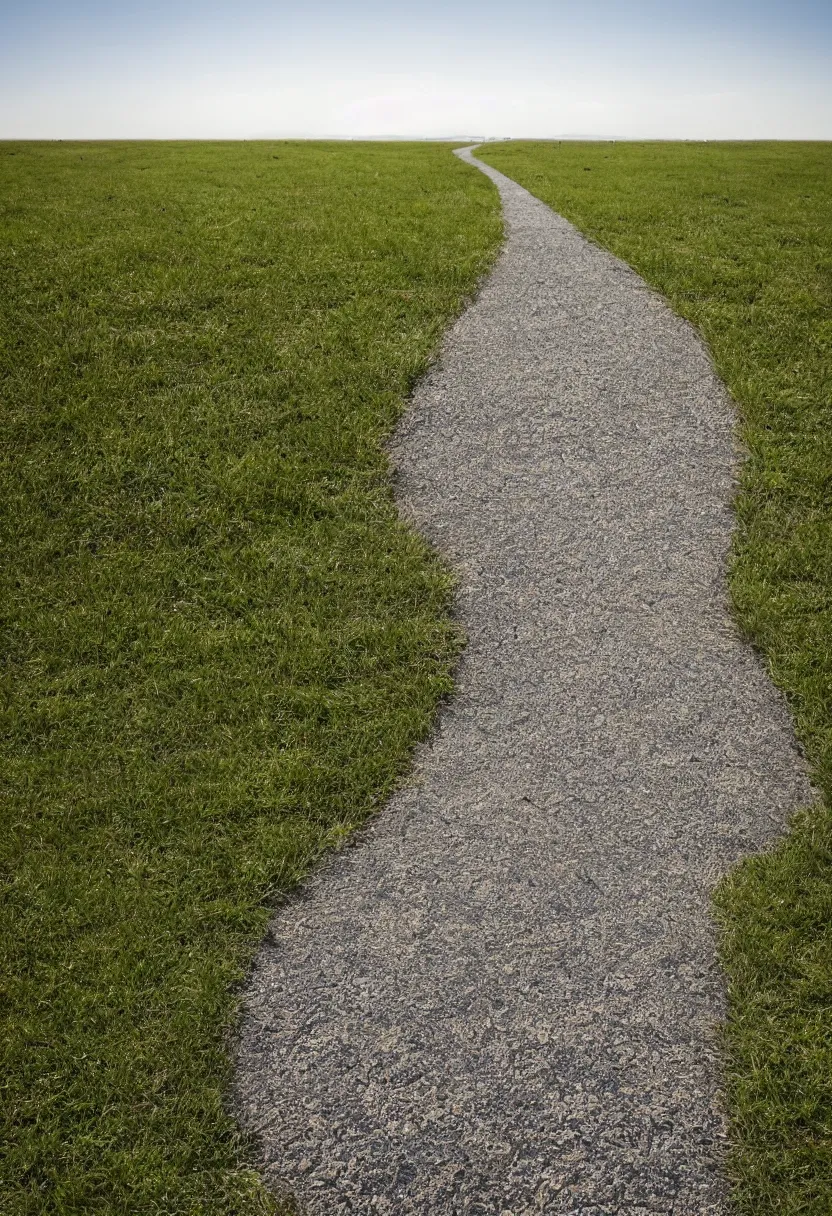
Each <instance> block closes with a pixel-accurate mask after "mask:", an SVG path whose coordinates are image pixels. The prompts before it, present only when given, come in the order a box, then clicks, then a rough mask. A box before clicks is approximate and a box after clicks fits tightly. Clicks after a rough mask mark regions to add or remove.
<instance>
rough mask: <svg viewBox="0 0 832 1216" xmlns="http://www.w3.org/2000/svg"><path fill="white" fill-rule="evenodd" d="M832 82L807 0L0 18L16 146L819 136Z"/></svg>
mask: <svg viewBox="0 0 832 1216" xmlns="http://www.w3.org/2000/svg"><path fill="white" fill-rule="evenodd" d="M4 2H5V3H8V0H4ZM831 81H832V4H828V3H827V4H824V5H821V4H819V3H816V2H814V0H811V2H810V0H795V3H792V4H784V3H771V2H767V0H761V3H758V4H751V3H746V2H745V0H725V3H721V4H718V3H714V2H713V0H704V3H701V4H699V5H697V6H696V7H695V8H694V7H693V6H691V5H690V4H676V3H672V2H671V3H664V4H661V3H658V2H654V0H649V2H642V3H631V2H630V3H628V2H627V0H619V2H616V0H589V2H588V3H586V4H584V5H583V6H581V7H580V8H579V9H578V8H576V7H575V6H574V5H567V4H565V3H541V2H540V0H517V2H516V3H513V4H506V5H498V4H494V3H490V2H486V3H484V4H479V5H475V4H473V3H470V2H468V0H457V2H456V3H454V2H451V3H449V4H445V5H443V6H440V5H438V4H435V3H432V2H428V3H426V4H423V5H421V6H419V7H418V8H416V7H414V8H412V9H411V8H401V7H396V8H394V7H392V6H390V5H384V4H379V3H373V2H367V3H352V4H350V3H347V4H343V3H342V4H334V3H331V0H312V2H311V3H307V4H305V5H304V6H303V7H302V8H301V7H299V6H296V5H289V4H283V3H265V2H263V0H240V2H239V3H238V4H237V5H236V6H232V5H230V4H228V5H223V4H215V3H210V0H209V2H207V3H204V4H202V5H197V4H196V3H192V2H191V0H170V3H167V4H163V3H159V2H156V3H153V2H151V3H144V4H139V3H134V4H132V5H131V4H129V3H128V4H123V5H121V6H119V7H113V5H112V4H105V3H103V2H101V0H92V2H91V0H79V2H78V3H75V4H69V3H66V2H65V0H31V3H30V4H29V5H28V6H27V7H26V8H25V9H23V8H21V7H18V8H16V9H14V10H12V9H5V8H4V9H2V10H0V138H7V139H8V138H11V139H15V138H22V139H118V138H125V139H142V138H147V139H166V138H171V139H182V138H193V139H211V138H214V139H268V138H310V137H312V138H316V137H317V138H327V137H334V138H372V137H383V136H393V137H400V138H407V137H411V138H426V137H427V138H431V137H433V138H450V137H456V136H473V137H489V136H497V137H513V138H524V137H525V138H556V137H564V136H565V137H569V136H573V137H594V138H664V139H766V138H768V139H830V138H832V84H831V83H830V82H831Z"/></svg>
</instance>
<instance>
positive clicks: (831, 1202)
mask: <svg viewBox="0 0 832 1216" xmlns="http://www.w3.org/2000/svg"><path fill="white" fill-rule="evenodd" d="M478 155H480V156H481V158H482V159H483V160H485V161H487V162H488V163H489V164H491V165H493V166H494V167H495V168H497V169H500V170H501V171H502V172H503V173H505V174H507V175H508V176H509V177H512V178H514V179H515V180H516V181H518V182H520V183H521V184H522V185H523V186H525V187H526V188H527V189H528V190H530V191H531V192H532V193H533V194H536V195H537V196H538V197H539V198H541V199H543V200H544V201H545V202H547V203H549V204H550V205H551V206H552V207H554V208H555V209H556V210H557V211H559V212H560V213H561V214H562V215H564V216H566V217H567V218H568V219H570V220H571V221H572V222H573V223H574V224H576V225H577V226H578V228H580V229H581V231H583V232H584V233H586V234H587V236H589V237H590V238H591V239H592V240H594V241H596V242H597V243H599V244H600V245H603V246H605V247H606V248H608V249H610V250H612V252H613V253H615V254H617V255H618V256H619V257H621V258H623V259H624V260H625V261H627V262H629V263H630V265H631V266H634V267H635V269H636V270H638V271H639V273H640V274H642V275H643V276H644V278H645V279H646V280H647V282H648V283H650V284H652V286H653V287H655V288H657V289H658V290H659V291H660V292H662V293H663V294H664V295H665V296H666V297H667V298H668V300H669V301H670V302H671V304H672V305H673V307H674V308H675V309H676V311H677V312H679V313H680V314H681V315H682V316H683V317H686V318H688V319H689V320H690V321H692V322H693V324H694V325H696V326H697V327H698V329H699V331H700V333H701V334H702V335H703V336H704V338H705V340H706V342H707V344H708V346H709V348H710V350H711V352H712V354H713V357H714V360H715V363H716V366H717V368H718V370H719V372H720V374H721V375H722V377H723V378H724V380H725V382H726V383H727V385H728V387H729V388H730V390H731V392H732V394H733V396H734V398H735V400H736V402H737V405H738V409H739V414H740V418H741V434H742V437H743V439H744V441H745V444H746V445H747V448H748V453H749V458H748V460H747V462H746V464H745V467H744V469H743V474H742V484H741V488H740V492H739V496H738V500H737V511H738V519H739V526H738V532H737V538H736V545H735V552H734V557H733V567H732V573H731V587H732V592H733V599H734V605H735V608H736V613H737V617H738V620H739V621H740V623H741V625H742V627H743V629H744V630H745V631H746V633H747V635H748V637H749V638H750V639H751V640H752V641H753V642H754V644H755V645H756V646H757V647H758V648H759V649H760V651H761V652H762V653H763V654H764V655H765V657H766V660H767V662H768V664H769V667H770V669H771V672H772V675H773V677H774V679H775V680H776V682H777V683H778V684H779V686H780V687H781V688H782V689H783V690H784V691H785V692H786V693H787V695H788V697H789V699H790V702H791V704H792V706H793V709H794V713H795V717H796V721H797V727H798V732H799V735H800V738H801V740H802V742H803V744H804V746H805V749H806V752H807V755H808V757H809V760H810V763H811V766H812V772H813V775H814V779H815V781H816V783H817V786H818V789H819V791H820V793H821V795H822V802H821V805H819V806H817V807H816V808H814V809H812V810H810V811H807V813H805V814H803V815H801V816H800V817H798V819H797V820H796V822H795V823H794V825H793V828H792V831H791V834H790V836H789V837H788V839H786V840H785V841H784V842H783V843H782V844H781V845H780V846H779V847H778V848H776V849H774V850H773V851H772V852H771V853H770V854H768V855H766V856H763V857H757V858H753V859H752V860H750V861H748V862H747V863H745V864H744V865H742V866H741V867H740V868H739V869H738V870H737V871H736V872H735V873H734V874H733V875H732V876H731V877H730V878H729V879H728V880H727V881H726V882H725V883H724V884H723V886H722V888H721V890H720V891H719V892H718V897H717V903H718V914H719V917H720V920H721V922H722V924H723V930H724V933H723V951H724V961H725V966H726V968H727V972H728V977H729V983H730V1006H731V1007H730V1021H729V1024H728V1027H727V1032H726V1047H727V1053H728V1061H729V1070H730V1077H729V1083H730V1084H729V1099H730V1110H731V1117H732V1120H733V1143H734V1148H733V1157H732V1162H731V1164H732V1170H733V1174H734V1178H735V1182H736V1189H735V1198H736V1204H737V1209H738V1211H739V1212H741V1213H743V1214H748V1216H751V1214H754V1216H773V1214H774V1213H777V1214H778V1216H797V1214H798V1213H800V1216H829V1213H830V1212H832V144H829V143H826V144H811V143H807V144H783V143H768V144H766V143H753V144H684V143H678V144H660V143H648V144H626V143H625V144H621V143H614V144H612V143H594V144H588V143H584V144H576V143H561V144H557V143H522V144H503V145H493V146H488V147H486V148H483V149H481V150H480V152H479V153H478ZM670 809H671V810H672V808H670Z"/></svg>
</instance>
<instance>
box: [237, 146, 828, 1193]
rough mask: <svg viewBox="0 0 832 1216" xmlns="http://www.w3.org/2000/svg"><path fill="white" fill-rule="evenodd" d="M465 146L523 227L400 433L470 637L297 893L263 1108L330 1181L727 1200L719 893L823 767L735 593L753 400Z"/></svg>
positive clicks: (252, 1075) (267, 1163)
mask: <svg viewBox="0 0 832 1216" xmlns="http://www.w3.org/2000/svg"><path fill="white" fill-rule="evenodd" d="M461 155H463V157H464V159H466V160H468V161H469V162H470V163H471V164H474V165H479V167H480V168H482V169H483V171H484V172H485V173H487V174H488V175H489V177H490V178H491V179H492V180H493V181H494V182H495V183H496V185H497V187H498V189H499V191H500V193H501V195H502V200H503V206H504V209H505V216H506V220H507V225H508V239H507V244H506V247H505V250H504V252H503V254H502V256H501V259H500V261H499V263H498V265H497V267H496V269H495V270H494V272H493V274H492V275H491V277H490V278H489V280H488V281H487V283H486V284H485V286H484V288H483V290H482V292H481V294H480V296H479V297H478V299H477V300H476V302H475V303H474V304H473V305H472V306H471V307H470V308H469V309H468V311H467V312H466V313H465V314H464V316H463V317H462V318H461V319H460V321H459V322H458V323H457V324H456V325H455V326H454V328H453V329H452V330H451V331H450V333H449V334H448V337H447V340H446V342H445V344H444V348H443V351H442V356H441V360H440V361H439V362H438V363H437V365H436V366H435V367H434V368H433V370H432V371H431V372H430V373H429V374H428V375H427V377H426V378H425V379H424V380H423V381H422V383H421V384H420V385H419V387H418V389H417V391H416V393H415V395H414V399H413V402H412V407H411V409H410V411H409V413H408V415H407V417H406V419H405V420H404V422H403V424H402V426H401V428H400V430H399V432H398V435H397V437H396V440H395V443H394V447H393V456H394V461H395V464H396V467H397V476H398V483H397V484H398V492H399V498H400V503H401V507H402V510H403V512H404V513H405V514H406V515H407V516H408V517H410V518H411V519H413V520H414V521H415V522H416V523H417V525H418V527H419V528H420V529H422V531H423V532H424V533H425V534H426V535H427V536H428V537H429V538H430V539H431V540H432V541H433V542H434V543H435V544H436V545H437V546H438V547H439V548H440V549H441V550H442V552H443V553H445V554H446V555H447V556H448V558H449V559H450V561H451V562H452V563H453V565H454V567H455V568H456V570H457V571H458V573H459V578H460V584H461V585H460V591H459V613H460V616H461V619H462V621H463V624H464V627H465V629H466V630H467V632H468V636H469V639H470V640H469V645H468V648H467V651H466V653H465V656H464V658H463V661H462V664H461V667H460V669H459V685H458V691H457V694H456V696H455V697H454V698H453V699H452V701H451V702H450V703H449V704H448V705H447V706H446V708H445V709H444V710H443V712H442V715H441V720H440V723H439V728H438V731H437V733H436V735H435V737H434V738H433V739H432V741H431V742H430V743H429V744H428V745H426V746H424V747H423V748H421V749H420V751H419V753H418V755H417V758H416V766H415V771H414V774H413V778H412V780H411V781H410V783H409V784H408V785H407V786H406V787H405V788H403V789H402V790H401V791H400V792H399V793H398V794H397V795H396V796H395V797H394V798H393V799H392V801H391V802H390V803H389V805H388V806H387V807H386V808H385V810H384V812H383V813H382V814H381V815H379V816H378V818H377V819H376V820H375V821H374V822H373V824H372V825H371V826H370V828H369V829H368V830H366V831H365V832H363V833H362V834H361V836H360V837H359V838H358V840H357V843H356V845H355V847H352V848H348V849H346V850H344V851H343V852H341V853H340V854H338V855H337V856H336V857H335V858H334V859H333V860H332V861H331V862H330V864H328V865H327V866H325V867H324V868H323V869H322V870H321V871H319V873H318V874H317V876H316V877H315V878H313V880H312V881H310V882H309V883H308V884H307V885H306V887H305V889H304V890H303V892H302V893H301V894H300V896H299V897H297V898H296V899H294V900H293V901H291V902H289V903H288V904H286V905H284V906H283V907H281V908H280V909H279V911H278V912H277V914H276V916H275V919H274V921H273V924H272V928H271V932H270V935H269V937H268V939H267V941H266V942H265V943H264V944H263V947H262V949H261V951H260V953H259V956H258V958H257V961H256V965H255V967H254V970H253V973H252V975H251V978H250V982H249V985H248V990H247V1015H246V1020H245V1025H244V1028H243V1034H242V1041H241V1044H240V1050H239V1066H238V1080H237V1100H238V1104H239V1109H240V1112H241V1116H242V1118H243V1120H244V1122H245V1124H246V1125H247V1126H248V1127H250V1128H252V1129H255V1130H256V1132H257V1133H258V1134H259V1137H260V1142H261V1145H262V1155H263V1169H264V1171H265V1173H266V1175H267V1178H268V1180H269V1182H270V1183H271V1185H272V1186H273V1187H274V1188H275V1189H276V1190H277V1191H278V1192H287V1193H294V1194H295V1195H296V1197H297V1200H298V1203H299V1205H300V1209H301V1210H302V1211H305V1212H307V1213H309V1214H310V1216H340V1214H341V1213H347V1212H350V1213H396V1214H399V1213H400V1214H402V1216H404V1214H405V1213H414V1214H415V1213H419V1216H446V1214H448V1216H451V1214H454V1216H455V1214H457V1213H482V1214H486V1213H487V1214H488V1216H507V1214H510V1216H520V1214H521V1213H522V1214H526V1213H536V1212H544V1213H563V1214H565V1213H573V1214H576V1216H577V1214H578V1213H580V1214H581V1216H608V1214H611V1213H618V1212H622V1213H628V1214H630V1216H641V1214H644V1216H646V1214H647V1213H668V1214H669V1213H673V1214H674V1216H688V1214H689V1216H694V1214H695V1216H706V1214H708V1213H718V1212H720V1211H722V1209H723V1201H724V1183H723V1180H722V1170H721V1156H722V1146H723V1143H724V1126H723V1118H722V1115H721V1112H720V1102H719V1066H718V1060H717V1058H716V1056H715V1050H714V1048H715V1024H716V1023H717V1022H718V1020H719V1018H720V1017H721V1015H722V1011H723V994H722V982H721V979H720V974H719V971H718V969H717V966H716V961H715V942H714V930H713V926H712V923H711V919H710V915H709V893H710V891H711V890H712V888H713V886H714V884H715V883H716V882H717V881H718V879H719V878H720V876H721V875H723V874H725V872H726V871H727V870H728V869H730V867H731V866H732V865H734V863H735V862H736V861H737V860H738V859H739V858H741V857H743V856H745V855H746V854H748V853H751V852H753V851H754V850H756V849H759V848H760V847H761V846H763V845H765V844H766V843H767V842H768V841H770V840H772V838H774V837H776V836H777V835H778V833H780V832H781V831H782V828H783V825H784V822H785V819H786V817H787V815H788V814H789V812H791V811H792V810H793V809H794V808H796V807H797V806H798V805H800V804H802V803H805V802H807V801H809V799H810V797H811V792H810V789H809V786H808V784H807V778H806V775H805V769H804V766H803V763H802V761H801V759H800V756H799V754H798V752H797V750H796V746H795V743H794V740H793V737H792V729H791V725H790V720H789V717H788V714H787V712H786V709H785V707H784V705H783V704H782V702H781V700H780V698H779V696H778V695H777V693H776V692H775V690H774V689H773V687H772V686H771V684H770V683H769V681H768V679H767V677H766V675H765V674H764V672H763V670H762V667H761V665H760V663H759V662H758V661H757V659H756V658H755V656H754V655H753V654H752V652H751V651H750V649H749V648H748V647H747V646H746V645H745V644H744V643H742V642H741V641H740V640H739V638H738V636H737V633H736V630H735V628H734V626H733V624H732V622H731V619H730V616H729V613H728V607H727V593H726V581H725V565H726V554H727V551H728V547H729V543H730V536H731V529H732V515H731V509H730V504H731V498H732V494H733V489H734V471H735V467H736V463H737V459H738V452H737V449H736V445H735V441H734V439H733V427H734V420H733V416H732V411H731V407H730V402H729V400H728V398H727V395H726V392H725V390H724V388H723V387H722V386H721V384H720V383H719V381H718V380H717V378H716V377H715V375H714V372H713V370H712V368H711V365H710V363H709V360H708V358H707V355H706V354H705V352H704V351H703V348H702V346H701V345H700V343H699V341H698V340H697V338H696V336H695V334H694V333H693V331H692V330H691V329H690V328H689V327H688V326H686V325H685V324H684V323H683V322H682V321H680V320H679V319H678V318H677V317H675V316H674V315H673V314H672V313H671V312H670V311H669V309H668V308H667V307H666V305H665V304H664V303H663V302H662V301H661V300H660V299H659V298H657V297H656V296H655V295H654V294H652V293H651V292H650V291H649V290H648V289H647V288H646V286H645V284H644V283H643V282H642V281H641V280H640V279H639V278H638V277H637V276H636V275H635V274H634V273H633V272H632V271H631V270H629V269H628V268H627V267H626V266H624V265H623V264H622V263H621V262H619V261H617V260H616V259H615V258H613V257H611V256H609V255H608V254H606V253H604V252H602V251H600V250H599V249H597V248H595V247H593V246H592V245H590V244H588V243H587V242H586V241H585V240H584V239H583V238H582V237H581V236H580V234H579V233H578V232H577V231H576V230H575V229H574V228H573V227H572V226H571V225H570V224H568V223H567V222H566V221H565V220H563V219H561V218H560V217H559V216H557V215H555V214H554V213H553V212H552V211H551V210H550V209H549V208H547V207H546V206H544V205H543V204H542V203H540V202H539V201H537V200H535V199H534V198H532V196H531V195H529V194H528V193H527V192H526V191H525V190H522V189H521V188H520V187H519V186H517V185H516V184H515V183H513V182H511V181H509V180H508V179H507V178H505V177H503V176H502V175H501V174H499V173H497V172H496V171H495V170H493V169H491V168H489V167H487V166H483V165H481V164H479V162H477V161H476V160H474V159H473V158H472V157H471V156H470V153H468V152H463V153H461Z"/></svg>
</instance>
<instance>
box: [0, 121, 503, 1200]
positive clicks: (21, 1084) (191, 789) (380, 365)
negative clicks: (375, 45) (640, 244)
mask: <svg viewBox="0 0 832 1216" xmlns="http://www.w3.org/2000/svg"><path fill="white" fill-rule="evenodd" d="M500 237H501V225H500V217H499V208H498V203H497V198H496V194H495V193H494V191H493V189H492V187H491V186H490V184H489V183H488V182H487V181H485V180H484V179H483V178H482V177H481V175H479V174H477V173H475V172H473V171H472V170H471V169H470V168H467V167H465V166H463V165H462V164H460V163H459V162H458V161H457V160H456V159H455V158H454V157H453V156H452V154H451V150H450V148H449V147H448V146H447V145H444V146H443V145H433V146H431V145H424V144H422V145H410V146H408V145H401V144H398V145H378V144H375V145H355V144H340V145H334V144H330V145H327V144H294V145H293V144H267V143H255V144H227V145H221V144H200V145H194V144H191V145H188V144H145V145H142V144H75V145H73V144H48V145H47V144H6V145H0V281H2V284H3V289H2V292H1V293H0V310H1V311H0V343H1V345H0V382H2V427H3V436H2V447H1V448H0V478H1V479H2V496H1V497H2V507H1V508H0V510H1V511H2V522H0V528H2V537H1V538H0V539H2V549H3V565H2V573H1V574H0V577H2V590H1V591H0V595H1V596H2V628H3V635H4V640H3V656H4V657H3V669H2V681H3V683H2V688H3V701H2V723H3V726H2V736H3V756H2V773H3V778H2V780H3V787H4V789H3V798H4V802H3V811H2V815H3V822H2V830H0V849H2V875H3V879H2V887H1V888H0V889H1V890H2V900H1V901H0V917H2V928H0V933H2V938H1V939H0V940H1V941H2V951H3V959H2V1006H1V1007H0V1019H1V1020H2V1050H3V1072H2V1077H3V1080H2V1120H3V1122H4V1131H3V1146H4V1147H3V1152H4V1159H3V1165H2V1169H1V1170H0V1210H2V1211H3V1213H7V1214H9V1216H11V1214H12V1213H14V1214H15V1216H22V1214H24V1213H26V1214H27V1216H28V1214H32V1216H34V1214H37V1216H47V1214H55V1213H61V1214H62V1216H64V1214H66V1216H68V1214H70V1213H72V1214H75V1213H78V1214H84V1216H90V1214H93V1213H124V1214H127V1213H129V1214H130V1216H136V1214H137V1213H154V1214H155V1213H158V1214H164V1216H175V1214H184V1213H188V1214H189V1216H196V1214H200V1216H202V1214H205V1216H207V1214H209V1213H217V1214H219V1213H222V1214H224V1216H230V1214H232V1213H235V1214H239V1216H243V1214H246V1216H251V1214H253V1213H263V1212H266V1211H268V1210H269V1201H268V1199H267V1198H266V1197H265V1195H264V1193H263V1191H262V1190H261V1188H260V1184H259V1183H258V1181H257V1179H256V1177H255V1175H254V1174H253V1173H252V1172H251V1171H250V1170H249V1169H247V1167H246V1160H247V1157H246V1152H247V1146H246V1144H245V1143H244V1142H243V1141H242V1140H241V1139H240V1137H239V1134H238V1133H237V1131H236V1130H235V1127H234V1124H233V1122H232V1120H231V1119H230V1117H229V1115H228V1114H227V1112H226V1109H225V1101H226V1093H227V1084H228V1078H229V1050H228V1044H229V1038H230V1035H231V1033H232V1031H233V1025H234V1010H235V987H236V986H237V985H238V983H239V981H240V978H241V976H242V975H243V974H244V970H245V967H246V964H247V962H248V960H249V959H250V956H251V952H252V949H253V947H254V945H255V943H256V942H257V941H258V939H259V938H260V936H261V934H262V932H263V930H264V926H265V923H266V920H267V916H268V910H267V900H268V899H269V898H272V897H274V896H275V895H278V894H279V893H280V892H283V891H286V890H287V889H288V888H289V887H290V886H291V885H292V884H293V883H294V882H295V881H296V880H297V879H298V877H299V876H300V875H302V874H303V873H304V872H305V871H306V870H307V868H308V867H309V865H310V864H311V863H312V862H313V861H314V859H315V858H316V857H317V856H318V855H319V854H320V852H321V851H322V850H323V849H325V848H328V847H332V846H335V845H337V844H338V842H339V841H341V840H342V838H343V837H344V835H345V834H346V833H348V832H349V831H350V830H351V829H352V828H353V827H354V826H355V825H356V824H357V823H359V822H360V821H361V820H362V819H363V818H364V817H365V816H366V815H367V814H368V813H369V812H371V811H372V809H373V807H375V806H376V805H377V804H378V803H379V801H380V800H381V799H382V798H383V797H384V796H385V794H386V793H387V792H388V791H389V790H390V789H391V787H392V786H393V784H394V783H395V782H396V780H397V779H398V778H399V776H400V775H401V773H402V771H403V769H404V768H405V767H406V765H407V762H408V757H409V755H410V752H411V749H412V747H413V744H414V742H415V741H416V740H417V739H418V738H419V737H420V736H422V735H424V733H425V731H426V729H427V728H428V727H429V725H430V723H431V721H432V716H433V714H434V711H435V708H436V704H437V701H438V699H439V698H440V696H441V695H442V694H443V693H444V692H445V691H446V690H447V689H448V688H449V682H450V676H449V672H450V667H451V663H452V661H453V658H454V655H455V653H456V651H457V648H458V645H459V638H458V636H457V633H456V631H455V627H454V625H453V622H452V620H451V618H450V617H449V597H450V592H451V588H450V582H449V576H448V574H447V572H446V571H445V569H443V568H442V566H441V565H440V564H439V563H438V561H437V560H436V559H435V558H434V557H433V556H432V555H431V553H430V552H429V551H428V550H427V549H426V547H425V545H424V544H423V543H422V541H421V540H419V539H418V537H417V536H416V535H414V533H413V532H412V531H411V530H410V529H408V528H407V527H405V526H404V525H403V524H402V523H401V522H400V521H399V519H398V518H397V515H396V512H395V509H394V505H393V502H392V498H391V490H390V484H389V476H388V465H387V460H386V458H385V455H384V454H383V450H382V448H381V446H380V445H381V443H382V441H383V439H384V437H385V436H386V435H387V434H388V432H389V430H390V427H391V425H392V424H393V422H394V420H395V418H396V416H397V415H398V413H399V411H400V410H401V408H402V404H403V401H404V398H405V395H406V394H407V392H408V390H409V388H410V386H411V385H412V383H413V380H414V377H415V376H416V375H417V374H418V373H419V372H420V371H421V370H422V369H423V368H424V367H425V364H426V360H427V359H428V358H429V356H430V354H431V352H432V350H433V349H434V348H435V345H436V343H437V340H438V337H439V335H440V333H441V331H442V329H443V327H444V326H445V325H446V323H447V322H448V320H449V319H450V318H451V317H452V316H453V315H454V314H455V313H456V312H457V311H458V310H459V309H460V307H461V306H462V303H463V301H464V298H465V297H466V295H467V294H469V293H470V292H471V291H472V289H473V288H474V287H475V284H476V282H477V280H478V278H479V276H481V275H482V273H483V271H484V270H485V269H486V268H487V266H488V265H489V264H490V261H491V259H492V258H493V256H494V253H495V250H496V248H497V245H498V243H499V240H500Z"/></svg>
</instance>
